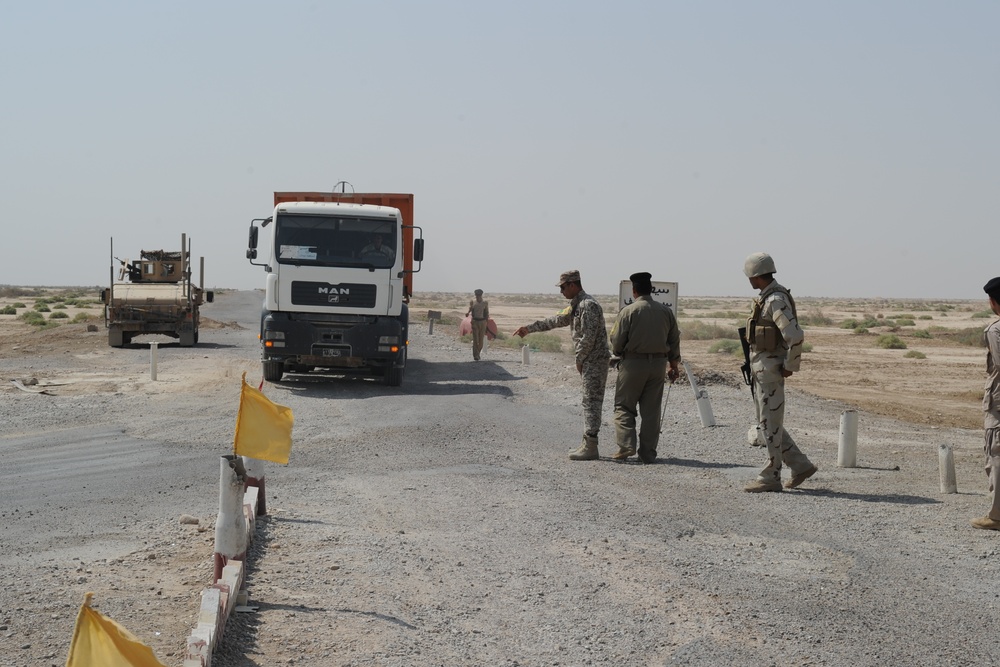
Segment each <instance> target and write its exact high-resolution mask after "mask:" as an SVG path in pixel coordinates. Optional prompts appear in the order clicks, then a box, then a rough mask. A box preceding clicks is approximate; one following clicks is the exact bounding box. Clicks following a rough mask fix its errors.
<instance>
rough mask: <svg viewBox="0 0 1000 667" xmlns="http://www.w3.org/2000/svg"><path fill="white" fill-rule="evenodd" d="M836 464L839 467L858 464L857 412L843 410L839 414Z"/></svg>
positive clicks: (851, 466) (853, 466)
mask: <svg viewBox="0 0 1000 667" xmlns="http://www.w3.org/2000/svg"><path fill="white" fill-rule="evenodd" d="M837 465H838V466H840V467H841V468H856V467H857V466H858V412H857V410H844V412H842V413H841V415H840V443H839V444H838V446H837Z"/></svg>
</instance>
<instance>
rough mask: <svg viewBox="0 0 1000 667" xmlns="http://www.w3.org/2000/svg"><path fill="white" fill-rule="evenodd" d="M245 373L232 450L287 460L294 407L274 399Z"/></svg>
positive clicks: (276, 461)
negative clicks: (254, 385) (249, 382)
mask: <svg viewBox="0 0 1000 667" xmlns="http://www.w3.org/2000/svg"><path fill="white" fill-rule="evenodd" d="M246 378H247V374H246V373H244V374H243V379H242V380H241V384H242V385H243V388H242V390H241V391H240V410H239V412H238V413H237V415H236V435H235V437H234V438H233V451H234V452H235V453H236V454H237V455H238V456H249V457H250V458H252V459H261V460H263V461H274V462H275V463H288V454H289V453H290V452H291V451H292V423H293V422H294V421H295V419H294V417H292V409H291V408H286V407H285V406H284V405H278V404H277V403H272V402H271V401H269V400H268V399H267V397H266V396H264V394H262V393H260V392H259V391H258V390H256V389H254V388H253V387H251V386H250V385H248V384H247V382H246Z"/></svg>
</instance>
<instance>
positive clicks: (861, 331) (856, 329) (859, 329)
mask: <svg viewBox="0 0 1000 667" xmlns="http://www.w3.org/2000/svg"><path fill="white" fill-rule="evenodd" d="M854 333H855V335H858V336H862V335H864V334H866V333H868V328H867V327H854Z"/></svg>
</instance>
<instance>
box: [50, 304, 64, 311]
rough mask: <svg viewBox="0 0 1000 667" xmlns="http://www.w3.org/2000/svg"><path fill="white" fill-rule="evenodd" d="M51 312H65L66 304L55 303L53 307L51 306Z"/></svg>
mask: <svg viewBox="0 0 1000 667" xmlns="http://www.w3.org/2000/svg"><path fill="white" fill-rule="evenodd" d="M52 310H66V304H65V303H57V304H55V305H54V306H52Z"/></svg>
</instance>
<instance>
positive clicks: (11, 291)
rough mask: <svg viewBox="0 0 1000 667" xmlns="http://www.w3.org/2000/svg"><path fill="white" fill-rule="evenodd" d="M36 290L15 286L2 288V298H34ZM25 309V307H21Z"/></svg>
mask: <svg viewBox="0 0 1000 667" xmlns="http://www.w3.org/2000/svg"><path fill="white" fill-rule="evenodd" d="M34 294H35V290H33V289H31V288H30V287H15V286H13V285H2V286H0V297H6V298H10V297H12V296H33V295H34ZM21 307H22V308H24V306H21Z"/></svg>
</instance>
